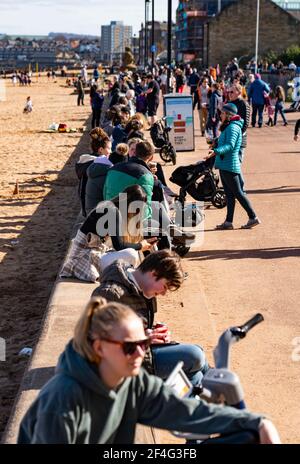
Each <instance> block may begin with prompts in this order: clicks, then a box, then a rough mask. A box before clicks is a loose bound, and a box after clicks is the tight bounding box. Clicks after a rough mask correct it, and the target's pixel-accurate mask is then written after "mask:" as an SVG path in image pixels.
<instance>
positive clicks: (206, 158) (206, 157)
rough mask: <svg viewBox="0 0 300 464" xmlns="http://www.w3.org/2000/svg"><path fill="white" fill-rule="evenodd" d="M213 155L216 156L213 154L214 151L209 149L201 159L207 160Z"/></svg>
mask: <svg viewBox="0 0 300 464" xmlns="http://www.w3.org/2000/svg"><path fill="white" fill-rule="evenodd" d="M213 156H216V154H215V152H214V151H213V150H210V151H209V152H208V155H207V156H205V157H204V158H203V159H204V161H206V160H208V159H209V158H212V157H213Z"/></svg>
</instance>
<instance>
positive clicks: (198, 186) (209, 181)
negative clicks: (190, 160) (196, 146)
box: [170, 158, 227, 209]
mask: <svg viewBox="0 0 300 464" xmlns="http://www.w3.org/2000/svg"><path fill="white" fill-rule="evenodd" d="M213 165H214V158H210V159H208V160H206V161H200V162H199V163H196V164H190V165H189V166H180V167H178V168H177V169H175V171H174V172H173V174H172V176H171V177H170V181H171V182H173V183H174V184H176V185H179V187H181V188H180V193H179V197H178V200H179V201H180V202H181V203H182V205H183V206H184V203H185V200H186V197H187V195H188V194H189V195H191V197H192V198H194V200H196V201H203V202H205V203H211V204H212V205H213V206H215V207H216V208H218V209H222V208H225V206H226V204H227V199H226V195H225V192H224V190H223V188H221V187H219V176H218V175H217V174H216V173H215V172H214V171H213Z"/></svg>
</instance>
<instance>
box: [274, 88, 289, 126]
mask: <svg viewBox="0 0 300 464" xmlns="http://www.w3.org/2000/svg"><path fill="white" fill-rule="evenodd" d="M275 98H276V104H275V116H274V126H276V124H277V116H278V113H280V114H281V117H282V119H283V125H284V126H287V125H288V122H287V120H286V117H285V112H284V102H285V92H284V89H283V87H281V86H280V85H278V86H277V87H276V89H275Z"/></svg>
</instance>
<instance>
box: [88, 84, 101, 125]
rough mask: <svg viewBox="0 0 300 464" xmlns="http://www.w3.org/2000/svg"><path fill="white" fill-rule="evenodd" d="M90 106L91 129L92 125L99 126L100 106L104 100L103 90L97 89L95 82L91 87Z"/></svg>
mask: <svg viewBox="0 0 300 464" xmlns="http://www.w3.org/2000/svg"><path fill="white" fill-rule="evenodd" d="M90 95H91V106H92V112H93V116H92V129H94V127H100V119H101V112H102V106H103V102H104V96H103V91H100V90H98V86H97V84H94V85H92V87H91V93H90Z"/></svg>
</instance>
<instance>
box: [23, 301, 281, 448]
mask: <svg viewBox="0 0 300 464" xmlns="http://www.w3.org/2000/svg"><path fill="white" fill-rule="evenodd" d="M148 346H149V340H148V338H147V337H146V336H145V332H144V327H143V324H142V320H141V319H140V318H139V317H138V316H137V315H136V314H135V313H134V311H133V310H132V309H130V308H129V307H128V306H125V305H121V304H118V303H107V302H106V301H105V300H104V299H101V298H94V299H92V300H91V301H90V303H89V304H88V305H87V308H86V309H85V311H84V313H83V314H82V316H81V318H80V319H79V321H78V323H77V325H76V328H75V334H74V338H73V339H72V340H70V342H69V343H68V345H67V346H66V348H65V350H64V352H63V353H62V355H61V356H60V358H59V361H58V365H57V367H56V371H55V375H54V377H53V378H52V379H51V380H50V381H49V382H48V383H47V384H46V385H45V386H44V387H43V388H42V390H41V392H40V394H39V396H38V397H37V399H36V400H35V401H34V403H33V404H32V405H31V406H30V408H29V410H28V411H27V413H26V414H25V416H24V418H23V420H22V422H21V425H20V429H19V436H18V444H131V443H133V442H134V436H135V429H136V424H138V423H139V424H143V425H147V426H153V427H157V428H161V429H167V430H178V431H182V432H189V433H198V434H208V435H209V434H213V433H235V432H240V431H243V430H245V429H246V430H250V431H257V432H258V435H259V438H260V442H261V443H267V444H272V443H280V438H279V436H278V433H277V430H276V429H275V427H274V425H273V424H272V422H270V421H269V420H266V419H264V418H263V417H262V416H260V415H256V414H252V413H250V412H248V411H240V410H237V409H234V408H229V407H226V406H225V407H222V406H218V405H213V404H207V403H205V402H204V401H201V400H200V401H197V400H195V399H181V398H180V397H179V395H177V393H176V392H175V391H173V389H171V388H170V387H167V386H165V385H164V383H163V381H162V380H161V379H159V378H157V377H154V376H150V375H149V374H147V372H146V371H145V370H144V369H143V368H141V365H142V362H143V358H144V355H145V352H146V350H147V348H148Z"/></svg>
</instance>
